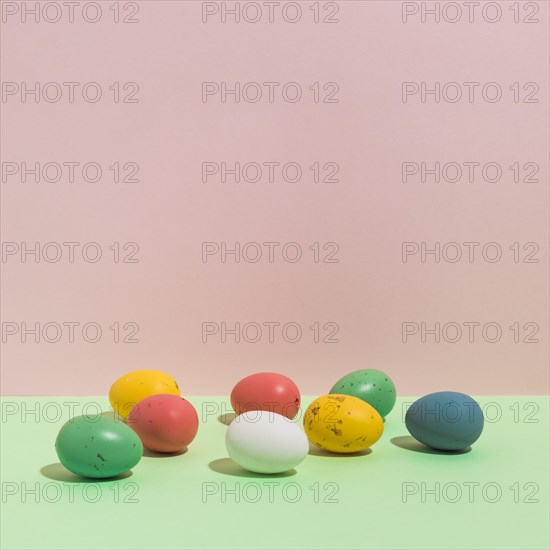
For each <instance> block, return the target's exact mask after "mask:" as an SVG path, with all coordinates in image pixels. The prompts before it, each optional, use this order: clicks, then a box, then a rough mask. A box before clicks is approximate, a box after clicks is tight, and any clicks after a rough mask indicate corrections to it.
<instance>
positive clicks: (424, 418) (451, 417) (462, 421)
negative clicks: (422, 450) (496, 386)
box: [405, 391, 484, 451]
mask: <svg viewBox="0 0 550 550" xmlns="http://www.w3.org/2000/svg"><path fill="white" fill-rule="evenodd" d="M483 424H484V419H483V411H482V410H481V408H480V406H479V405H478V403H477V402H476V401H475V400H474V399H473V398H472V397H470V396H469V395H466V394H464V393H458V392H453V391H441V392H435V393H430V394H428V395H425V396H424V397H421V398H420V399H418V400H417V401H415V402H414V403H413V404H412V405H411V406H410V407H409V409H408V410H407V414H406V415H405V425H406V426H407V430H409V432H410V434H411V435H412V436H413V437H414V438H415V439H417V440H418V441H420V442H421V443H424V445H427V446H428V447H432V448H433V449H439V450H443V451H460V450H463V449H466V448H467V447H469V446H470V445H472V444H473V443H474V442H475V441H477V439H478V438H479V436H480V435H481V432H482V431H483Z"/></svg>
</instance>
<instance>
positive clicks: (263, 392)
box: [231, 372, 300, 419]
mask: <svg viewBox="0 0 550 550" xmlns="http://www.w3.org/2000/svg"><path fill="white" fill-rule="evenodd" d="M231 406H232V407H233V410H234V411H235V412H236V413H237V414H238V415H239V414H242V413H244V412H247V411H271V412H274V413H277V414H282V415H283V416H286V417H287V418H290V419H293V418H294V417H295V416H296V413H297V412H298V409H299V408H300V391H299V390H298V387H297V386H296V384H295V383H294V382H293V381H292V380H291V379H290V378H288V376H285V375H284V374H277V373H275V372H259V373H256V374H252V375H250V376H247V377H246V378H243V379H242V380H241V381H239V382H237V384H236V385H235V387H234V388H233V390H232V391H231Z"/></svg>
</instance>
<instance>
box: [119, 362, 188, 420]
mask: <svg viewBox="0 0 550 550" xmlns="http://www.w3.org/2000/svg"><path fill="white" fill-rule="evenodd" d="M161 393H163V394H164V393H168V394H171V395H181V392H180V389H179V387H178V385H177V383H176V381H175V380H174V379H173V378H172V377H171V376H170V375H169V374H166V373H165V372H161V371H159V370H135V371H132V372H129V373H128V374H125V375H124V376H121V377H120V378H119V379H118V380H117V381H116V382H115V383H114V384H113V385H112V386H111V389H110V391H109V401H110V402H111V406H112V407H113V409H114V410H115V411H116V412H117V413H118V414H119V415H120V416H122V417H123V418H126V417H127V416H128V415H129V414H130V411H131V410H132V407H133V406H134V405H135V404H136V403H138V402H139V401H141V400H142V399H145V398H146V397H149V396H151V395H158V394H161Z"/></svg>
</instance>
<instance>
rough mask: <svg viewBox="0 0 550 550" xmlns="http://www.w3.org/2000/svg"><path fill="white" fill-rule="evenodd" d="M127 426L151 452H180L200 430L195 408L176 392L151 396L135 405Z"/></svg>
mask: <svg viewBox="0 0 550 550" xmlns="http://www.w3.org/2000/svg"><path fill="white" fill-rule="evenodd" d="M128 426H130V428H132V429H133V430H134V431H135V432H136V433H137V434H138V435H139V438H140V439H141V441H142V443H143V445H144V446H145V447H147V448H148V449H151V450H152V451H157V452H159V453H170V452H176V451H182V450H184V449H186V448H187V446H188V445H189V444H190V443H191V441H193V439H194V438H195V436H196V435H197V431H198V429H199V417H198V415H197V411H196V410H195V407H193V405H191V403H189V401H186V400H185V399H183V398H181V397H179V396H177V395H168V394H159V395H151V396H150V397H146V398H145V399H142V400H141V401H140V402H139V403H137V404H136V405H134V407H133V408H132V410H131V411H130V414H129V415H128Z"/></svg>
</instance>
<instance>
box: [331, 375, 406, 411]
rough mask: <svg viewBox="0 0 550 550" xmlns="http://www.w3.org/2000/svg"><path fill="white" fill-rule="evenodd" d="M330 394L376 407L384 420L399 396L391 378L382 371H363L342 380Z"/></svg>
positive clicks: (333, 387)
mask: <svg viewBox="0 0 550 550" xmlns="http://www.w3.org/2000/svg"><path fill="white" fill-rule="evenodd" d="M329 393H331V394H332V393H340V394H344V395H352V396H353V397H358V398H359V399H362V400H363V401H365V402H367V403H368V404H369V405H371V406H372V407H374V408H375V409H376V410H377V411H378V413H379V414H380V416H382V417H383V418H384V417H385V416H386V415H387V414H388V413H389V412H390V411H391V410H392V409H393V406H394V405H395V400H396V398H397V395H396V393H395V386H394V384H393V382H392V380H391V378H390V377H389V376H388V375H387V374H386V373H385V372H382V371H381V370H376V369H362V370H356V371H353V372H350V373H349V374H346V376H344V377H343V378H340V380H338V382H336V384H334V386H332V389H331V390H330V392H329Z"/></svg>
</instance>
